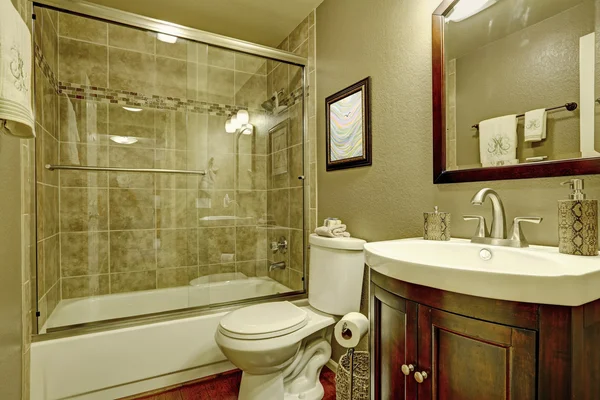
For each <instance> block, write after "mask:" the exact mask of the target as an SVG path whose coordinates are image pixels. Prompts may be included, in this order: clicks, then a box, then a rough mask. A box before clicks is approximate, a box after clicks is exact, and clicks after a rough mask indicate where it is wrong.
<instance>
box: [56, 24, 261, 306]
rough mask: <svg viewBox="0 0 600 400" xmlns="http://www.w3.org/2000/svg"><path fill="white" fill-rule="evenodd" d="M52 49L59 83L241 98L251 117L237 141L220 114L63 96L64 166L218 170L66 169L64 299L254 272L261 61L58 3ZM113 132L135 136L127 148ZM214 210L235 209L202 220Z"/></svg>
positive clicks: (234, 101) (232, 101)
mask: <svg viewBox="0 0 600 400" xmlns="http://www.w3.org/2000/svg"><path fill="white" fill-rule="evenodd" d="M59 48H60V50H59V56H58V60H59V72H58V77H59V80H60V81H61V83H66V82H69V83H80V84H87V85H97V86H99V87H104V88H110V89H120V90H127V91H132V92H136V93H141V94H144V95H150V96H153V95H154V96H164V97H166V96H170V97H177V98H180V99H190V100H197V101H207V102H211V103H220V104H224V105H236V106H241V107H245V108H249V110H250V114H251V117H250V122H251V123H252V124H254V125H255V127H256V130H255V135H253V136H247V135H242V136H241V137H239V139H238V138H237V137H236V135H232V134H228V133H226V132H225V130H224V126H225V121H226V119H227V117H226V116H225V115H206V114H198V113H192V112H184V111H176V110H158V109H150V108H146V109H144V110H143V111H141V112H130V111H126V110H124V109H123V108H122V106H121V105H118V104H106V103H102V102H98V101H91V100H82V99H74V98H68V97H66V96H61V97H60V99H59V105H58V108H59V111H58V112H59V116H60V123H59V127H58V132H59V137H58V139H59V142H60V146H59V147H60V152H59V162H60V163H61V164H74V165H108V166H111V167H122V168H130V167H132V168H133V167H135V168H168V169H173V168H175V169H190V170H199V169H207V168H211V167H210V165H212V169H213V170H215V171H216V178H215V179H214V180H213V179H211V178H210V177H208V176H206V177H196V176H183V175H160V174H155V175H151V174H133V173H105V172H100V173H97V172H93V173H86V172H70V171H69V172H67V171H61V172H60V173H59V174H58V176H60V180H59V187H60V232H61V234H60V236H61V248H60V254H61V277H62V298H63V299H68V298H74V297H82V296H91V295H99V294H107V293H121V292H130V291H136V290H147V289H155V288H165V287H173V286H181V285H187V284H188V282H189V281H190V280H191V279H193V278H195V277H198V276H203V275H207V274H214V273H220V272H234V271H236V270H237V271H240V272H243V273H245V274H246V275H251V276H252V275H255V274H256V266H257V265H258V266H259V267H264V266H265V265H266V258H267V257H266V246H265V242H266V228H265V227H264V221H265V215H266V204H267V182H266V170H267V166H266V159H267V148H266V146H267V142H268V141H267V136H266V135H267V133H266V132H267V118H266V116H265V113H264V112H261V111H260V110H257V109H260V104H261V103H262V102H263V101H265V100H266V99H267V65H266V61H265V60H263V59H260V58H257V57H252V56H249V55H244V54H237V53H234V52H231V51H227V50H223V49H218V48H213V47H209V46H206V45H203V44H197V43H191V42H186V41H184V40H181V39H180V40H178V42H177V43H176V44H175V45H169V44H166V43H163V42H160V41H158V40H156V39H155V36H154V34H151V33H148V32H143V31H138V30H135V29H132V28H126V27H121V26H116V25H110V24H106V23H103V22H98V21H88V20H84V19H83V18H80V17H76V16H72V15H68V14H64V13H61V14H60V16H59ZM110 135H122V136H135V137H136V138H138V139H139V140H138V142H137V143H135V144H133V145H128V146H123V145H118V144H116V143H114V142H113V141H110V140H109V139H108V137H109V136H110ZM211 160H212V161H211ZM54 174H56V173H54ZM226 196H227V197H228V198H229V199H230V200H231V203H230V204H228V206H227V207H226V206H225V205H224V199H225V197H226ZM215 216H230V217H232V218H231V219H229V220H220V221H212V220H209V218H210V217H215ZM234 218H237V219H234ZM262 270H264V268H262Z"/></svg>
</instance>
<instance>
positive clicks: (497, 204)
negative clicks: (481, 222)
mask: <svg viewBox="0 0 600 400" xmlns="http://www.w3.org/2000/svg"><path fill="white" fill-rule="evenodd" d="M488 197H489V198H490V200H491V201H492V228H491V230H490V237H492V238H495V239H506V216H505V215H504V205H503V204H502V200H500V196H499V195H498V193H496V191H495V190H492V189H489V188H485V189H481V190H480V191H479V192H477V193H475V196H473V198H472V199H471V204H473V205H475V206H480V205H482V204H483V202H484V201H485V199H487V198H488Z"/></svg>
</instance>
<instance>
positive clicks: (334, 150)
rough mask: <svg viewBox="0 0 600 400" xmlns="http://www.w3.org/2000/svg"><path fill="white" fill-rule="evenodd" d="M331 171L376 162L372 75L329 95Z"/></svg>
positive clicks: (327, 104) (327, 117) (327, 122)
mask: <svg viewBox="0 0 600 400" xmlns="http://www.w3.org/2000/svg"><path fill="white" fill-rule="evenodd" d="M325 118H326V127H325V140H326V145H325V151H326V156H325V159H326V160H327V164H326V168H327V171H335V170H340V169H346V168H356V167H365V166H369V165H372V155H371V141H372V138H371V98H370V77H367V78H365V79H363V80H361V81H359V82H356V83H355V84H353V85H351V86H348V87H347V88H345V89H343V90H340V91H339V92H337V93H335V94H332V95H331V96H329V97H327V98H326V99H325Z"/></svg>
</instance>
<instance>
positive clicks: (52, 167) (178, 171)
mask: <svg viewBox="0 0 600 400" xmlns="http://www.w3.org/2000/svg"><path fill="white" fill-rule="evenodd" d="M45 167H46V169H47V170H48V171H55V170H57V169H63V170H72V171H109V172H146V173H153V174H187V175H206V171H187V170H182V169H154V168H113V167H85V166H78V165H51V164H46V166H45Z"/></svg>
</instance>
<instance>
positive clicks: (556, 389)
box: [365, 239, 600, 400]
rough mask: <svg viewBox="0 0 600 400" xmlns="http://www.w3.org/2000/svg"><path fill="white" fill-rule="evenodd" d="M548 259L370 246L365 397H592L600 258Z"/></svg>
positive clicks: (599, 334)
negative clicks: (368, 355)
mask: <svg viewBox="0 0 600 400" xmlns="http://www.w3.org/2000/svg"><path fill="white" fill-rule="evenodd" d="M554 250H555V249H553V248H548V247H538V246H532V247H531V248H528V249H510V248H500V247H491V246H490V247H488V246H484V245H477V244H472V243H469V242H468V241H466V240H452V241H450V242H427V241H423V240H418V239H408V240H399V241H389V242H379V243H370V244H367V245H366V246H365V254H366V260H367V264H368V265H369V266H370V267H371V298H370V307H371V354H372V361H371V377H372V386H371V391H372V393H371V398H372V399H391V398H394V399H398V398H405V399H449V398H450V399H458V398H460V399H486V400H491V399H560V400H564V399H598V398H600V348H599V345H600V300H597V299H595V298H594V297H600V289H599V288H600V285H598V282H600V259H599V258H598V257H574V256H565V255H561V254H559V253H558V252H557V251H554ZM487 252H489V253H490V254H489V255H488V253H487ZM488 257H489V258H488ZM544 263H546V265H545V269H543V267H544V265H543V264H544ZM569 263H570V264H569ZM538 266H539V267H540V268H538ZM561 285H562V286H563V289H562V290H560V289H558V288H559V287H560V286H561ZM536 299H537V300H536Z"/></svg>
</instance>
